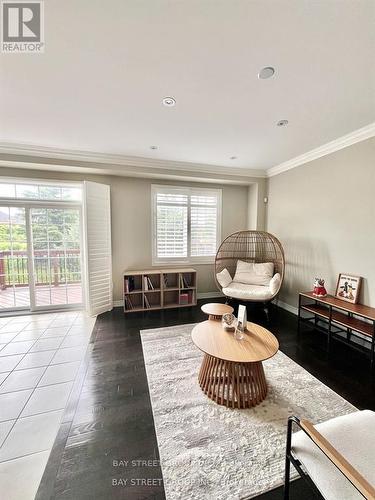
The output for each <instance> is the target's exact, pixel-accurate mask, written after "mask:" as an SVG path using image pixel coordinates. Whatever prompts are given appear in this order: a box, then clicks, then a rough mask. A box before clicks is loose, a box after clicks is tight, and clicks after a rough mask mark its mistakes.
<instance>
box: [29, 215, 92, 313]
mask: <svg viewBox="0 0 375 500" xmlns="http://www.w3.org/2000/svg"><path fill="white" fill-rule="evenodd" d="M80 220H81V215H80V209H79V208H59V207H38V208H30V229H31V240H32V267H33V280H32V281H33V283H32V287H31V303H32V305H33V309H40V308H43V309H44V308H55V307H57V306H60V307H61V306H69V305H77V304H81V303H82V273H81V260H82V259H81V257H82V256H81V243H80V241H81V224H80Z"/></svg>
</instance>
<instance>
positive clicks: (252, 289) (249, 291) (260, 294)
mask: <svg viewBox="0 0 375 500" xmlns="http://www.w3.org/2000/svg"><path fill="white" fill-rule="evenodd" d="M222 292H223V293H224V294H225V295H226V296H227V297H232V298H233V299H243V300H269V299H270V298H271V297H272V296H273V294H272V292H271V290H270V288H269V287H268V286H260V285H245V283H235V282H234V281H232V283H230V284H229V285H228V286H227V287H225V288H223V289H222Z"/></svg>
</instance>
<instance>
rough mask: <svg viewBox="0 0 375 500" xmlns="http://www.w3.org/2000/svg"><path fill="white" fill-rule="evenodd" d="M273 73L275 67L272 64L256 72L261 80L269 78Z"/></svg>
mask: <svg viewBox="0 0 375 500" xmlns="http://www.w3.org/2000/svg"><path fill="white" fill-rule="evenodd" d="M274 74H275V68H273V67H272V66H266V67H265V68H262V69H261V70H260V71H259V73H258V78H260V79H262V80H266V79H267V78H271V76H273V75H274Z"/></svg>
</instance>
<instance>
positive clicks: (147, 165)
mask: <svg viewBox="0 0 375 500" xmlns="http://www.w3.org/2000/svg"><path fill="white" fill-rule="evenodd" d="M0 155H12V156H18V157H19V156H24V157H33V158H45V159H48V160H59V161H63V162H65V165H66V166H68V165H69V162H79V163H80V164H87V166H88V167H89V166H90V165H95V169H96V173H100V172H98V168H99V169H100V165H107V166H108V165H112V166H114V167H121V166H123V167H133V168H134V167H139V168H144V169H150V170H151V171H152V169H161V170H169V171H171V170H173V171H177V172H179V171H184V172H191V173H205V174H219V175H220V174H222V175H227V176H235V177H236V176H240V177H260V178H262V177H263V178H264V177H266V172H265V170H260V169H259V170H257V169H248V168H239V167H228V166H224V165H211V164H206V163H204V164H201V163H192V162H183V161H173V160H161V159H158V158H149V157H140V156H126V155H119V154H110V153H108V154H107V153H98V152H90V151H80V150H69V149H61V148H52V147H44V146H39V145H30V144H18V143H17V144H16V143H7V142H0ZM18 161H19V160H17V159H15V162H14V163H17V162H18ZM2 163H4V161H3V162H2ZM9 163H10V165H9V166H11V164H12V163H13V160H10V161H9ZM33 163H34V162H32V161H30V165H31V164H33ZM62 166H63V165H62ZM71 166H72V165H71ZM108 173H109V172H108V168H105V169H103V174H108ZM116 175H121V174H119V173H118V172H117V173H116ZM124 175H128V173H126V174H124Z"/></svg>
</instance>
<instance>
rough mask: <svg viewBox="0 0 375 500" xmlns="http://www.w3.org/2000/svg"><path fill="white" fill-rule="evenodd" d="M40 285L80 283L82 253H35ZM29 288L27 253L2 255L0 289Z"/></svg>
mask: <svg viewBox="0 0 375 500" xmlns="http://www.w3.org/2000/svg"><path fill="white" fill-rule="evenodd" d="M34 268H35V279H36V284H37V285H44V284H45V285H48V284H52V285H54V286H58V285H60V284H63V283H79V282H80V281H81V262H80V250H77V249H71V250H66V251H65V250H50V251H49V252H48V251H47V250H34ZM28 284H29V270H28V255H27V252H26V251H25V250H14V251H13V252H10V251H0V288H2V289H4V288H7V287H8V286H13V285H15V286H25V285H28Z"/></svg>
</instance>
